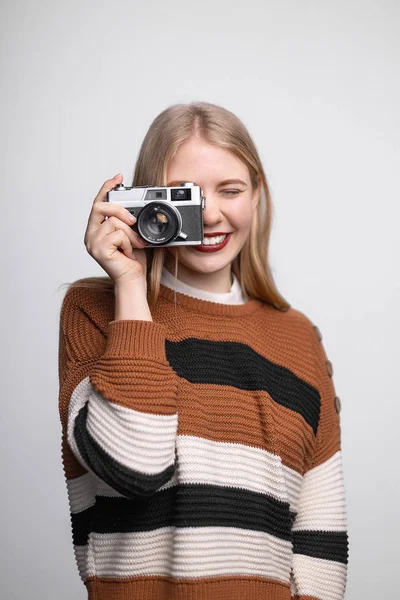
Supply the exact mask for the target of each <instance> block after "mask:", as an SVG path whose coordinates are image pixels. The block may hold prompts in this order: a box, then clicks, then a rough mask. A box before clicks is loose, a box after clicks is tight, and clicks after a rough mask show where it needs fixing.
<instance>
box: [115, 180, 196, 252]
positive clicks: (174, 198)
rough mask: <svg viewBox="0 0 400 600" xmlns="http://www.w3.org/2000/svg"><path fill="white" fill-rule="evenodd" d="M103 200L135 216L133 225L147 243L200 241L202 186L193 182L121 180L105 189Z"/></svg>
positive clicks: (171, 243)
mask: <svg viewBox="0 0 400 600" xmlns="http://www.w3.org/2000/svg"><path fill="white" fill-rule="evenodd" d="M106 202H115V203H116V204H121V205H122V206H123V207H124V208H126V209H127V210H128V211H129V212H130V213H131V214H132V215H134V216H135V217H136V223H135V224H134V225H132V226H131V227H132V229H133V230H134V231H136V232H137V233H138V234H139V235H140V236H141V237H142V238H143V239H144V240H146V242H147V247H150V248H151V247H154V248H157V247H158V246H190V245H192V246H195V245H199V244H201V243H202V242H203V210H205V208H206V199H205V197H204V196H203V193H202V190H201V187H200V186H198V185H196V184H195V183H192V182H186V181H184V182H181V183H180V184H179V186H172V187H168V186H152V185H139V186H133V187H125V186H124V185H122V183H120V184H118V185H117V186H116V187H115V188H114V189H112V190H111V191H110V192H108V193H107V198H106Z"/></svg>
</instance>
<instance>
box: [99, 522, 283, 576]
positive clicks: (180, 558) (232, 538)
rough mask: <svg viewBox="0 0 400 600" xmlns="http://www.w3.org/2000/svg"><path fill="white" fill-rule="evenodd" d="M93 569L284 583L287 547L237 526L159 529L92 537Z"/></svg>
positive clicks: (105, 572)
mask: <svg viewBox="0 0 400 600" xmlns="http://www.w3.org/2000/svg"><path fill="white" fill-rule="evenodd" d="M90 546H91V553H92V554H93V555H95V556H96V560H95V565H96V567H95V569H96V572H94V571H91V572H89V575H97V576H99V577H134V576H138V575H165V576H172V577H176V578H177V577H185V578H188V579H191V578H195V577H211V576H216V575H241V574H242V575H259V576H261V577H272V578H277V579H279V580H281V581H283V582H284V583H289V574H290V565H291V560H292V544H291V542H289V541H285V540H281V539H279V538H277V537H275V536H273V535H270V534H267V533H264V532H260V531H249V530H246V529H239V528H236V527H195V528H190V527H189V528H174V527H163V528H160V529H156V530H152V531H146V532H134V533H118V534H97V533H95V534H91V536H90Z"/></svg>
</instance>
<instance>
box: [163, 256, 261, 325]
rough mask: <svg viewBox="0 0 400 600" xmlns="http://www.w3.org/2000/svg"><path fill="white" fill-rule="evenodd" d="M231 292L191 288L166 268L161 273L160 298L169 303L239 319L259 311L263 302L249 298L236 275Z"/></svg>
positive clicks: (195, 310)
mask: <svg viewBox="0 0 400 600" xmlns="http://www.w3.org/2000/svg"><path fill="white" fill-rule="evenodd" d="M232 275H233V283H232V287H231V290H230V291H229V292H225V293H213V292H207V291H205V290H201V289H199V288H195V287H193V286H190V285H188V284H186V283H184V282H183V281H180V280H179V279H177V278H176V277H175V276H174V275H172V273H170V272H169V271H168V270H167V269H166V268H165V267H163V269H162V272H161V285H160V296H161V297H162V298H164V299H165V300H167V301H168V302H172V303H174V295H175V290H176V303H177V305H178V306H181V307H182V308H186V309H188V310H192V311H194V312H200V313H207V314H209V315H219V316H232V317H238V316H241V315H246V314H250V313H252V312H253V311H254V310H257V309H258V308H259V307H260V306H261V305H262V302H261V301H260V300H256V299H255V298H247V296H245V295H244V293H243V292H242V289H241V287H240V284H239V281H238V279H237V277H236V276H235V274H234V273H232Z"/></svg>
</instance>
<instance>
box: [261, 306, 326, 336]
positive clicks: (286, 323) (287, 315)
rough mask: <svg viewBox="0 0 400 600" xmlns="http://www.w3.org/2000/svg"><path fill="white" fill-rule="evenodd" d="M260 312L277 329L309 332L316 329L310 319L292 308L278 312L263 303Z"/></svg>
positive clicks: (278, 310) (276, 309)
mask: <svg viewBox="0 0 400 600" xmlns="http://www.w3.org/2000/svg"><path fill="white" fill-rule="evenodd" d="M261 310H262V311H263V314H264V317H265V319H266V320H267V321H269V322H272V323H274V324H276V326H277V327H279V328H285V329H289V330H294V331H296V330H306V331H311V330H314V329H315V327H316V325H315V324H314V322H313V320H312V318H311V317H309V316H307V315H306V314H305V313H304V312H303V311H301V310H299V309H297V308H294V307H293V306H289V308H287V309H286V310H280V309H279V308H276V307H275V306H272V305H271V304H266V303H263V304H262V305H261Z"/></svg>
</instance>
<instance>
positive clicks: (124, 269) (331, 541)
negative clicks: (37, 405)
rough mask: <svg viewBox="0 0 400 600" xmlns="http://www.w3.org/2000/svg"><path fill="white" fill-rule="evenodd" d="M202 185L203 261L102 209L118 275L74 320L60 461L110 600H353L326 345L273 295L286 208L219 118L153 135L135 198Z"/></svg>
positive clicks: (165, 119) (90, 230)
mask: <svg viewBox="0 0 400 600" xmlns="http://www.w3.org/2000/svg"><path fill="white" fill-rule="evenodd" d="M182 181H190V182H194V183H195V184H196V185H199V186H200V187H201V188H202V191H203V194H204V195H205V197H206V208H205V210H204V212H203V219H204V239H203V243H202V244H201V245H199V246H190V245H187V246H179V247H178V246H169V247H168V246H166V247H157V248H152V247H148V248H146V244H145V243H144V241H143V240H142V239H141V238H140V237H139V235H138V234H137V233H136V232H135V231H133V229H132V226H133V222H132V220H131V219H130V214H129V211H128V210H126V209H125V208H123V207H122V206H119V205H118V204H115V203H109V202H105V201H104V200H105V199H106V194H107V192H108V191H109V190H111V189H113V188H114V187H115V186H116V185H117V184H118V183H121V182H122V177H121V175H120V174H119V175H116V176H115V177H114V178H113V179H110V180H108V181H106V182H105V183H104V185H103V186H102V188H101V189H100V191H99V193H98V195H97V197H96V198H95V200H94V202H93V206H92V209H91V212H90V216H89V220H88V224H87V229H86V233H85V239H84V242H85V246H86V249H87V251H88V252H89V254H90V255H91V256H92V257H93V258H94V259H95V260H96V261H97V262H98V263H99V264H100V265H101V267H102V268H103V269H104V271H105V272H106V273H107V276H108V277H106V278H87V279H81V280H78V281H76V282H75V283H74V284H72V285H71V286H70V287H69V289H68V291H67V293H66V295H65V297H64V300H63V303H62V307H61V315H60V345H59V377H60V396H59V409H60V418H61V423H62V431H63V438H62V458H63V464H64V470H65V477H66V483H67V489H68V498H69V502H70V511H71V521H72V535H73V544H74V551H75V557H76V562H77V566H78V570H79V574H80V576H81V578H82V581H83V582H84V584H85V585H86V588H87V591H88V597H89V598H90V599H98V600H100V599H101V600H105V599H107V600H122V599H124V600H150V599H151V600H156V599H157V600H164V599H167V598H168V599H174V600H178V599H179V600H180V599H182V600H183V599H184V600H211V599H212V600H216V599H218V600H225V599H226V600H245V599H247V600H250V599H251V600H261V599H264V598H265V599H267V598H268V599H271V600H272V599H273V600H290V599H291V598H296V599H299V600H306V599H307V600H314V599H315V600H339V599H341V598H343V597H344V593H345V588H346V576H347V561H348V537H347V522H346V500H345V488H344V479H343V470H342V457H341V436H340V433H341V429H340V417H339V411H340V400H339V398H338V397H337V396H336V392H335V388H334V384H333V380H332V364H331V362H330V361H329V360H328V358H327V356H326V353H325V350H324V347H323V345H322V342H321V333H320V330H319V328H318V327H317V326H316V325H314V324H313V323H312V321H311V320H310V319H309V318H308V317H306V316H305V315H304V314H303V313H302V312H300V311H298V310H296V309H294V308H292V307H291V306H290V305H289V304H288V303H287V302H286V301H285V300H284V299H283V298H282V296H281V295H280V294H279V292H278V291H277V289H276V286H275V284H274V281H273V277H272V275H271V269H270V266H269V264H268V245H269V237H270V229H271V222H272V206H271V199H270V194H269V190H268V185H267V180H266V176H265V173H264V170H263V167H262V164H261V162H260V158H259V156H258V154H257V150H256V148H255V145H254V143H253V141H252V139H251V137H250V135H249V133H248V132H247V130H246V128H245V127H244V125H243V123H242V122H241V121H240V120H239V119H238V118H237V117H236V116H235V115H233V114H232V113H231V112H229V111H228V110H226V109H223V108H221V107H219V106H215V105H213V104H209V103H192V104H188V105H182V104H181V105H175V106H171V107H169V108H168V109H166V110H165V111H163V112H162V113H161V114H160V115H158V117H157V118H156V119H155V120H154V122H153V123H152V125H151V127H150V129H149V131H148V133H147V135H146V137H145V139H144V141H143V144H142V147H141V150H140V154H139V158H138V160H137V164H136V169H135V174H134V179H133V183H132V185H160V186H161V185H169V186H172V185H178V184H179V183H180V182H182Z"/></svg>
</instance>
